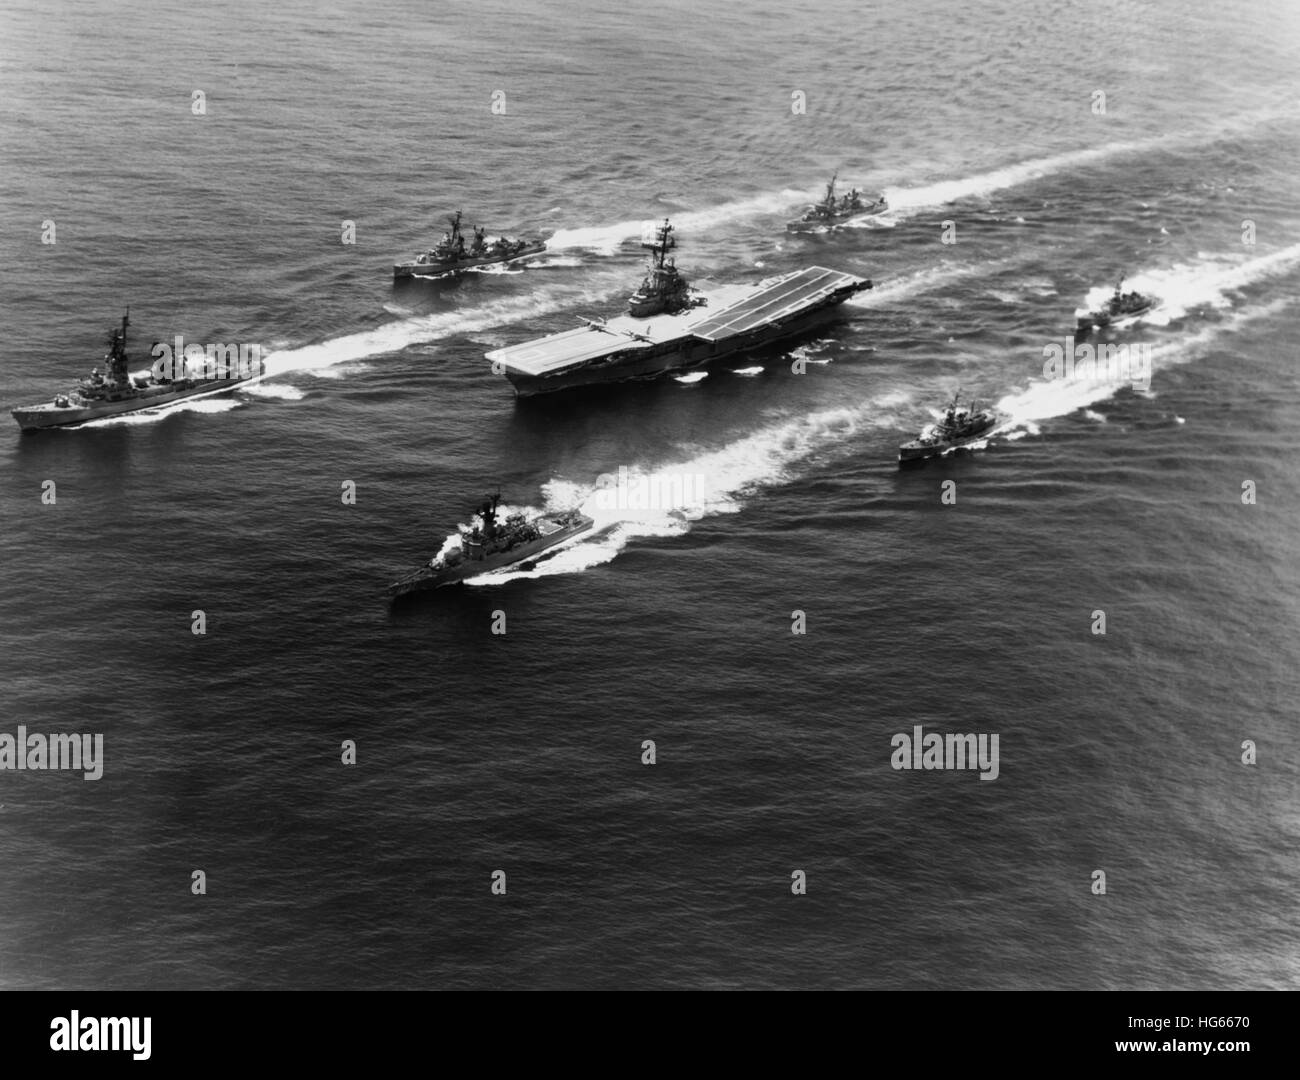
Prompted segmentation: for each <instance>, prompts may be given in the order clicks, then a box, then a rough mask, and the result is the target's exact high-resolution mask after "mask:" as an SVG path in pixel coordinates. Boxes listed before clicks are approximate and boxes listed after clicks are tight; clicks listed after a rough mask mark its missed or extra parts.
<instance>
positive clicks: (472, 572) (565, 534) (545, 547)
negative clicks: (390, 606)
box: [388, 517, 595, 600]
mask: <svg viewBox="0 0 1300 1080" xmlns="http://www.w3.org/2000/svg"><path fill="white" fill-rule="evenodd" d="M594 524H595V522H594V521H592V519H591V518H589V517H579V518H578V520H576V521H574V522H573V523H572V524H569V525H564V526H561V527H560V528H559V529H557V530H555V531H554V532H551V533H548V534H547V535H546V536H539V537H538V538H537V539H536V540H532V541H529V542H528V543H527V544H520V545H519V546H518V547H514V548H511V549H510V550H509V551H503V552H499V553H498V554H496V555H489V556H488V557H487V558H484V559H476V560H471V559H466V560H464V561H462V562H460V563H458V564H457V565H456V566H452V567H447V568H445V569H442V570H434V569H433V568H432V567H430V566H427V565H426V566H422V567H420V569H419V570H416V571H415V572H414V573H413V574H409V575H407V576H406V577H404V578H402V579H401V580H400V581H395V582H394V583H393V584H392V585H390V586H389V587H388V595H389V597H391V598H392V599H394V600H396V599H399V598H400V597H403V596H409V595H411V594H412V593H418V592H432V591H433V590H434V589H441V588H443V587H444V586H447V585H459V584H460V583H461V582H462V581H468V580H470V579H471V578H476V577H481V576H482V575H483V574H490V573H492V572H493V571H494V570H504V569H506V568H507V567H511V566H518V565H519V564H520V563H526V562H528V560H529V559H532V558H535V557H536V556H538V555H540V554H541V553H542V552H544V551H549V550H550V549H551V548H553V547H556V546H557V545H559V544H562V543H564V541H566V540H569V539H571V538H572V537H575V536H579V535H581V534H582V533H584V532H587V531H589V530H590V529H591V528H592V526H593V525H594Z"/></svg>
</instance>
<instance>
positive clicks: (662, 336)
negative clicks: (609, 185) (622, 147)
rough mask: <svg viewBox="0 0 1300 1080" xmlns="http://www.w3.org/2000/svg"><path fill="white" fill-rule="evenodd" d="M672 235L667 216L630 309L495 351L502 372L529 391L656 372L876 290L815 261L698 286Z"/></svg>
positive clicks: (795, 328)
mask: <svg viewBox="0 0 1300 1080" xmlns="http://www.w3.org/2000/svg"><path fill="white" fill-rule="evenodd" d="M672 233H673V227H672V226H671V225H670V224H669V223H668V220H667V219H666V218H665V219H664V223H663V224H662V225H660V226H659V227H658V228H657V229H656V230H655V237H654V240H653V242H646V241H643V242H642V245H641V246H642V247H645V248H649V249H650V252H651V254H650V268H649V273H648V274H647V275H646V278H645V280H644V281H643V282H642V283H641V287H640V288H639V289H638V290H637V291H636V292H635V293H634V294H633V295H632V296H631V297H630V298H629V299H628V314H626V315H618V316H614V317H612V318H609V319H607V320H606V319H581V321H582V322H583V324H584V325H583V326H581V327H578V328H577V329H574V330H563V331H561V332H559V333H557V334H548V335H547V336H545V337H540V338H536V339H535V340H533V341H525V342H523V343H521V344H519V345H510V346H507V347H505V348H501V349H494V350H493V351H492V352H489V353H487V354H486V355H487V359H488V360H490V361H491V362H492V370H493V371H496V372H499V373H501V374H504V375H505V377H506V378H507V379H509V380H510V382H511V383H512V384H513V386H514V389H515V393H516V394H517V395H518V396H519V397H528V396H530V395H533V394H542V393H548V392H550V391H554V390H567V389H570V388H572V387H576V386H588V385H592V384H595V383H611V382H621V381H623V380H624V379H645V378H653V377H654V376H656V375H661V374H663V373H664V372H668V371H681V370H686V369H688V368H694V367H699V366H702V365H704V364H707V363H710V362H712V361H714V360H717V359H719V358H721V357H724V356H730V355H732V354H734V353H739V352H745V351H747V350H751V349H756V348H759V347H760V346H764V345H768V344H771V343H772V342H774V341H777V340H779V339H781V338H784V337H789V336H790V335H792V334H795V333H798V332H799V331H801V330H804V329H806V328H807V327H809V326H811V325H813V324H815V323H816V322H819V321H823V320H825V319H827V318H829V317H831V316H832V315H833V313H834V312H833V309H834V308H835V307H836V306H837V305H839V304H840V303H842V302H843V301H845V300H847V299H848V298H849V297H850V296H852V295H854V294H855V293H857V292H860V291H861V290H863V289H869V288H871V282H870V281H869V280H867V279H866V278H861V277H855V276H854V275H852V274H845V273H841V272H840V271H838V270H828V269H826V268H825V267H822V266H812V267H809V268H808V269H806V270H798V271H796V272H794V273H790V274H783V275H781V276H779V277H773V278H768V279H767V280H765V281H761V282H759V283H758V284H757V285H723V286H719V287H717V288H716V289H712V290H710V291H708V292H697V291H695V290H694V289H692V288H691V287H690V285H688V284H687V281H686V279H685V278H684V277H682V275H681V273H680V272H679V271H678V269H677V267H676V265H675V263H674V261H673V260H671V259H669V258H668V257H667V254H668V251H669V250H670V249H671V248H672V247H674V246H675V241H674V239H673V235H672ZM579 318H581V316H580V317H579Z"/></svg>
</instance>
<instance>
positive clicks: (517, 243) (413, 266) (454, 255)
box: [393, 210, 546, 281]
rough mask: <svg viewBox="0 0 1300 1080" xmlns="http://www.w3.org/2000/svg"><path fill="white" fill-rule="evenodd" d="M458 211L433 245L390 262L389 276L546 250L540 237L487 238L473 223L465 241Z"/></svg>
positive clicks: (454, 270) (455, 269) (438, 272)
mask: <svg viewBox="0 0 1300 1080" xmlns="http://www.w3.org/2000/svg"><path fill="white" fill-rule="evenodd" d="M460 220H461V211H459V210H457V211H456V213H455V214H453V215H450V216H448V218H447V221H448V222H449V223H450V224H451V228H450V229H449V230H448V231H447V232H445V233H443V234H442V239H441V240H440V241H439V242H438V244H437V246H436V247H433V248H430V249H429V250H428V251H424V252H421V253H420V254H419V255H417V256H416V257H415V258H414V259H412V260H411V261H410V262H400V263H394V264H393V280H394V281H403V280H409V279H411V278H438V277H448V276H452V275H456V274H461V273H464V272H465V271H467V270H474V269H476V268H477V267H480V266H493V265H495V264H497V263H509V262H514V261H515V260H516V259H523V258H526V257H527V256H529V255H537V254H539V253H540V252H543V251H545V250H546V241H544V240H508V239H507V238H506V237H504V236H500V237H497V238H496V239H495V240H492V241H491V242H489V241H488V238H487V236H486V235H485V234H484V231H483V229H482V228H479V227H477V226H476V227H475V229H474V238H473V239H472V240H471V241H470V242H469V246H468V247H466V245H465V235H464V233H463V232H462V231H461V227H460Z"/></svg>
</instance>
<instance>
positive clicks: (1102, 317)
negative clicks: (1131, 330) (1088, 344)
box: [1074, 278, 1160, 334]
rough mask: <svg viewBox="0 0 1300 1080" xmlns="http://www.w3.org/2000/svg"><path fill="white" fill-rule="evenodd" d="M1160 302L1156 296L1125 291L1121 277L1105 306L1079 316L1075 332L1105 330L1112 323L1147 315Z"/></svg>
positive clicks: (1084, 332)
mask: <svg viewBox="0 0 1300 1080" xmlns="http://www.w3.org/2000/svg"><path fill="white" fill-rule="evenodd" d="M1159 303H1160V301H1159V300H1158V299H1157V298H1156V297H1154V296H1146V295H1143V294H1142V293H1140V292H1133V291H1130V292H1125V291H1124V279H1123V278H1120V280H1119V284H1117V285H1116V286H1115V291H1114V292H1113V293H1112V294H1111V296H1110V298H1109V299H1108V300H1107V301H1106V304H1105V306H1104V307H1100V308H1097V309H1095V310H1093V311H1089V312H1086V313H1085V314H1083V315H1079V316H1078V322H1077V323H1076V325H1075V331H1074V332H1075V333H1076V334H1087V333H1088V332H1089V331H1091V330H1103V329H1105V328H1106V327H1108V326H1110V325H1111V324H1112V323H1118V322H1127V321H1128V320H1130V319H1136V318H1138V317H1139V316H1142V315H1145V314H1146V313H1147V312H1148V311H1150V310H1152V309H1153V308H1154V307H1156V306H1157V305H1158V304H1159Z"/></svg>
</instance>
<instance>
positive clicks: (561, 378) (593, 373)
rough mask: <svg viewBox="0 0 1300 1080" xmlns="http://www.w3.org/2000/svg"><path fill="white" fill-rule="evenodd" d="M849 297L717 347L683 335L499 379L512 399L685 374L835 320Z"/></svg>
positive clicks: (715, 343)
mask: <svg viewBox="0 0 1300 1080" xmlns="http://www.w3.org/2000/svg"><path fill="white" fill-rule="evenodd" d="M854 291H857V290H854ZM850 295H852V293H846V294H844V295H841V296H836V297H832V298H830V299H828V300H827V301H825V302H824V303H822V304H820V305H818V306H816V307H812V308H808V309H805V310H804V311H801V312H799V313H797V314H795V315H792V316H791V317H789V318H788V319H787V320H785V321H783V322H781V323H776V324H773V323H768V324H765V325H764V326H762V327H761V328H759V329H757V330H755V331H753V332H752V333H746V334H737V335H734V336H732V337H728V338H723V339H722V340H719V341H706V340H703V339H700V338H695V337H691V336H689V335H686V336H683V337H681V338H679V339H676V340H669V341H664V342H661V343H659V344H657V345H655V346H652V347H650V348H640V349H632V350H628V351H627V352H618V353H614V354H612V355H610V356H606V357H602V358H601V359H600V360H598V361H596V362H594V363H591V364H587V365H583V366H581V367H576V368H571V369H569V370H566V371H561V372H556V373H555V374H547V375H531V374H528V373H525V372H522V371H518V370H514V369H511V368H510V367H506V368H505V370H504V374H505V376H506V378H508V379H509V380H510V383H511V385H512V386H513V387H514V391H515V394H516V396H517V397H521V398H526V397H534V396H536V395H539V394H548V393H554V392H555V391H559V390H572V389H576V388H579V387H584V386H599V385H604V384H610V383H619V382H626V381H630V380H635V379H653V378H657V377H659V376H661V375H666V374H669V373H674V372H685V371H691V370H693V369H696V368H700V367H704V366H706V365H708V364H712V363H714V362H715V361H718V360H723V359H725V358H727V357H729V356H735V355H737V354H740V353H745V352H752V351H754V350H756V349H760V348H764V347H766V346H770V345H774V344H776V343H777V342H780V341H783V340H785V339H787V338H789V337H792V336H794V335H797V334H800V333H803V332H804V331H807V330H809V329H812V328H813V327H815V326H818V325H821V324H823V323H826V322H829V321H831V320H833V319H835V318H837V317H840V316H841V315H842V312H840V311H839V306H840V304H842V303H843V302H844V301H845V300H847V299H848V298H849V296H850Z"/></svg>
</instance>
